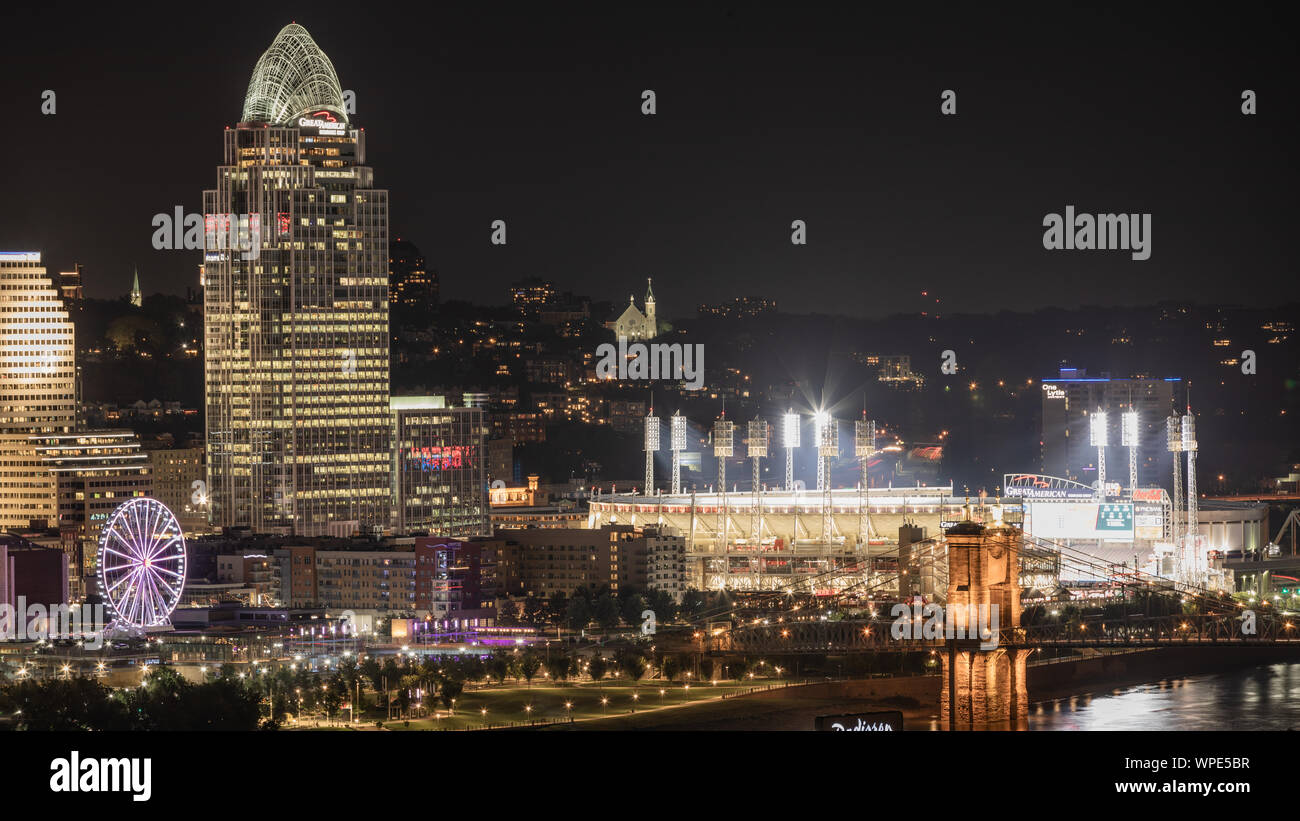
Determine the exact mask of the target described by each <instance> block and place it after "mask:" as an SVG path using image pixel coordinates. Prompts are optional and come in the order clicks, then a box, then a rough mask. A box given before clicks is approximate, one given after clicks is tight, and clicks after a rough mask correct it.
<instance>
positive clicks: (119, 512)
mask: <svg viewBox="0 0 1300 821" xmlns="http://www.w3.org/2000/svg"><path fill="white" fill-rule="evenodd" d="M184 586H185V537H184V535H182V533H181V526H180V523H179V522H177V521H176V517H175V516H173V515H172V512H171V511H170V510H168V509H167V506H166V505H164V504H163V503H162V502H160V501H158V500H157V499H146V498H140V499H131V500H130V501H128V502H125V503H123V504H121V505H119V506H118V507H117V509H116V510H114V511H113V513H112V514H111V515H110V516H109V517H108V521H107V522H106V523H105V524H104V529H103V531H102V532H101V533H100V536H99V591H100V594H101V595H102V596H103V598H104V605H105V607H107V608H108V612H109V614H110V615H111V617H112V619H113V623H114V624H115V625H116V626H117V627H119V628H124V629H127V630H142V629H145V628H149V627H163V626H166V625H169V624H170V623H171V620H170V619H169V616H171V612H172V611H173V610H175V609H176V605H177V604H178V603H179V602H180V598H181V589H182V588H183V587H184Z"/></svg>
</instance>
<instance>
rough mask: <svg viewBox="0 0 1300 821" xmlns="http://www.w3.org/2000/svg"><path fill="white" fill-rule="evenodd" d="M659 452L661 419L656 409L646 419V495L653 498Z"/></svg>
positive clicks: (652, 409)
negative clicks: (656, 457) (656, 461)
mask: <svg viewBox="0 0 1300 821" xmlns="http://www.w3.org/2000/svg"><path fill="white" fill-rule="evenodd" d="M658 452H659V417H658V416H655V409H654V408H653V407H652V408H650V413H649V415H648V416H646V418H645V493H646V495H647V496H653V495H654V492H655V454H656V453H658Z"/></svg>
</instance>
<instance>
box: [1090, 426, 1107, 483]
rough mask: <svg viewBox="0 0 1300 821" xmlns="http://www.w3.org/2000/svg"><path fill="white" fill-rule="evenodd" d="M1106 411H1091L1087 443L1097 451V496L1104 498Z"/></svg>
mask: <svg viewBox="0 0 1300 821" xmlns="http://www.w3.org/2000/svg"><path fill="white" fill-rule="evenodd" d="M1106 422H1107V419H1106V411H1104V410H1099V411H1093V414H1092V419H1091V422H1090V424H1089V425H1088V432H1089V443H1090V444H1091V445H1092V446H1093V447H1094V448H1096V449H1097V495H1098V496H1099V497H1100V498H1102V499H1105V498H1106V439H1107V435H1108V434H1107V430H1106Z"/></svg>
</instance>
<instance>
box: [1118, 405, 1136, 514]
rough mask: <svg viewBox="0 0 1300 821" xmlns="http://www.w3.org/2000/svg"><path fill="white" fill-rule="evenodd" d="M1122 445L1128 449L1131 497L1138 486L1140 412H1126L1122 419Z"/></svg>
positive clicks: (1120, 434)
mask: <svg viewBox="0 0 1300 821" xmlns="http://www.w3.org/2000/svg"><path fill="white" fill-rule="evenodd" d="M1119 436H1120V444H1121V445H1123V446H1124V447H1126V448H1128V489H1129V495H1132V493H1133V491H1135V490H1137V486H1138V439H1139V436H1138V412H1137V411H1135V410H1126V411H1124V415H1123V416H1121V417H1120V427H1119Z"/></svg>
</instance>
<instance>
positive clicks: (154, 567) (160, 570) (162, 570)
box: [149, 564, 185, 579]
mask: <svg viewBox="0 0 1300 821" xmlns="http://www.w3.org/2000/svg"><path fill="white" fill-rule="evenodd" d="M149 569H150V570H152V571H153V572H155V573H166V574H167V575H169V576H175V577H176V578H178V579H184V578H185V577H184V576H183V575H181V574H180V573H177V572H176V571H175V570H168V569H167V568H165V567H159V566H158V565H157V564H154V565H151V566H150V567H149Z"/></svg>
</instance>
